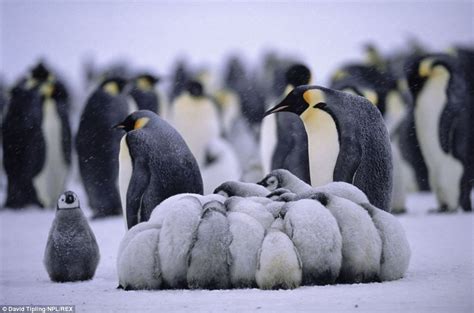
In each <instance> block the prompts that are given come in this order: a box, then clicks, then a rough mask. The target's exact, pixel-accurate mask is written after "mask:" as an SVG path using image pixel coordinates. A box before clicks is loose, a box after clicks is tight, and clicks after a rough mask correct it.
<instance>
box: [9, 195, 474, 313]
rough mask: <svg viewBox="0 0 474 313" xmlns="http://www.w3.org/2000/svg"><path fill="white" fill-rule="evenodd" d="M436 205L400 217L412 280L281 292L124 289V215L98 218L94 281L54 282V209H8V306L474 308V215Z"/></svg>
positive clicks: (421, 200)
mask: <svg viewBox="0 0 474 313" xmlns="http://www.w3.org/2000/svg"><path fill="white" fill-rule="evenodd" d="M81 198H82V197H81ZM83 202H85V201H83ZM432 207H434V198H433V196H432V195H430V194H415V195H411V196H410V197H409V200H408V208H409V213H408V214H406V215H403V216H400V221H401V223H402V224H403V226H404V227H405V230H406V232H407V235H408V238H409V241H410V244H411V248H412V259H411V263H410V267H409V270H408V273H407V275H406V277H405V278H403V279H401V280H398V281H393V282H384V283H371V284H353V285H332V286H315V287H301V288H298V289H295V290H277V291H262V290H258V289H243V290H222V291H206V290H199V291H195V290H193V291H191V290H163V291H123V290H117V289H116V287H117V276H116V271H115V259H116V254H117V249H118V245H119V242H120V240H121V238H122V236H123V234H124V232H125V229H124V224H123V220H122V219H121V218H109V219H105V220H94V221H91V222H90V224H91V226H92V228H93V230H94V232H95V234H96V237H97V240H98V243H99V247H100V250H101V260H100V264H99V267H98V269H97V272H96V275H95V277H94V279H93V280H91V281H87V282H77V283H53V282H51V281H50V280H49V278H48V275H47V273H46V270H45V269H44V267H43V263H42V258H43V252H44V248H45V244H46V239H47V235H48V231H49V227H50V226H51V222H52V220H53V217H54V212H53V211H52V210H48V211H40V210H35V209H28V210H24V211H21V212H13V211H1V212H0V227H1V228H0V304H8V305H12V304H24V305H26V304H33V305H40V304H44V305H47V304H49V305H52V304H55V305H58V304H72V305H76V312H99V311H100V312H330V311H331V312H348V311H354V312H355V311H360V312H418V313H419V312H473V310H474V307H473V298H474V293H473V282H474V281H473V269H474V263H473V254H472V250H473V237H474V230H473V229H474V228H473V218H474V215H473V214H466V213H455V214H444V215H440V214H428V213H427V211H428V209H429V208H432ZM85 211H86V213H89V211H87V210H85Z"/></svg>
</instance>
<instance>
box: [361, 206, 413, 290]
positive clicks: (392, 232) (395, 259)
mask: <svg viewBox="0 0 474 313" xmlns="http://www.w3.org/2000/svg"><path fill="white" fill-rule="evenodd" d="M361 206H362V207H363V208H364V209H366V210H367V212H368V213H369V214H370V216H371V217H372V221H373V222H374V225H375V227H376V228H377V230H378V232H379V234H380V239H381V240H382V257H381V259H380V275H379V276H380V280H381V281H387V280H395V279H400V278H402V277H403V275H405V273H406V271H407V269H408V265H409V264H410V257H411V250H410V244H409V242H408V239H407V236H406V234H405V230H404V229H403V227H402V225H401V224H400V222H399V221H398V219H397V218H396V217H395V216H393V215H392V214H390V213H387V212H385V211H383V210H380V209H379V208H376V207H374V206H373V205H371V204H369V203H363V204H361Z"/></svg>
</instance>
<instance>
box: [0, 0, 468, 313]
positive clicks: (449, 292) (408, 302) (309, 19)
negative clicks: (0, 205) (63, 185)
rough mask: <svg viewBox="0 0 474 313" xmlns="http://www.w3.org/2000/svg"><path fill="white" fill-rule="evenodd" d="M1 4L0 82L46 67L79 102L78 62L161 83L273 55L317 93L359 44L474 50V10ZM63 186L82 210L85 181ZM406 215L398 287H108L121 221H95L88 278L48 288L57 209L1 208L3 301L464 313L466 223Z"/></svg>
mask: <svg viewBox="0 0 474 313" xmlns="http://www.w3.org/2000/svg"><path fill="white" fill-rule="evenodd" d="M0 3H1V4H0V36H1V37H0V75H2V76H3V78H4V79H5V80H6V82H7V83H12V82H13V81H14V80H15V79H17V78H18V77H19V76H20V75H21V74H23V73H24V72H25V71H26V70H27V69H28V68H29V67H31V66H32V65H33V64H34V63H35V62H36V60H37V59H38V58H39V57H44V58H46V59H47V60H48V61H49V63H51V65H53V66H54V67H55V68H56V69H57V70H59V71H60V72H61V73H62V74H63V75H64V76H65V77H67V78H68V79H69V83H70V84H71V85H72V86H73V87H74V88H75V89H76V92H77V91H79V92H83V91H82V89H81V87H82V85H81V84H82V76H81V75H82V72H81V69H82V62H83V61H84V59H85V58H87V57H93V58H95V60H96V63H97V64H99V65H103V64H104V65H105V64H107V63H109V62H112V61H114V60H117V59H122V60H128V61H129V62H131V63H132V64H133V65H134V66H136V67H138V68H146V69H151V70H152V71H155V72H156V73H159V74H163V75H166V74H168V73H169V71H170V70H171V68H172V66H173V62H174V61H175V60H176V59H177V58H178V57H186V58H188V59H189V61H190V63H191V64H196V65H208V66H211V67H212V68H214V69H219V68H220V66H222V65H223V64H224V63H223V62H224V61H225V57H226V56H228V55H230V54H234V53H239V54H240V55H242V56H243V57H245V58H246V59H247V60H248V62H249V63H250V64H256V63H257V62H258V60H259V57H260V56H261V54H262V53H263V52H265V51H268V50H270V49H275V50H277V51H280V52H282V53H286V54H288V55H291V56H297V57H300V58H301V59H302V60H303V61H305V62H307V64H308V65H309V66H310V67H311V69H312V70H313V72H314V73H315V76H316V77H315V81H316V82H317V83H320V84H323V85H324V84H325V83H326V82H327V79H328V78H329V75H330V73H331V72H332V71H333V70H334V69H336V68H337V66H338V65H340V64H341V63H342V62H345V61H348V60H358V59H360V58H361V57H362V48H361V47H362V44H364V43H366V42H368V41H372V42H374V43H376V44H377V46H378V47H379V48H380V49H381V51H382V52H384V53H391V52H394V51H396V50H398V49H402V48H403V47H404V45H405V44H406V42H407V39H409V38H410V37H412V36H413V37H416V38H418V39H419V40H421V42H422V43H423V44H425V45H426V46H427V47H428V48H430V49H432V50H444V49H445V48H447V47H448V46H449V45H451V44H469V43H471V44H472V42H474V34H473V33H474V31H473V28H474V26H473V25H474V24H473V23H474V19H473V16H474V5H473V3H472V2H471V1H462V2H461V1H445V2H433V1H429V2H428V1H426V2H424V1H423V2H412V1H392V2H383V1H370V2H368V1H357V2H354V1H350V2H341V1H335V2H320V1H313V2H297V3H293V2H291V3H290V2H279V3H274V2H256V3H255V2H253V3H243V2H231V3H224V2H183V1H178V2H171V1H169V2H165V1H163V2H162V1H156V2H151V1H139V2H133V3H129V2H124V1H118V2H115V1H73V2H66V1H4V0H1V2H0ZM82 96H84V95H82ZM76 118H78V117H76ZM2 175H3V174H2ZM69 186H70V187H71V188H72V189H74V190H75V191H77V192H78V193H79V196H80V199H81V200H82V203H83V204H84V203H85V202H86V201H85V197H84V194H83V192H82V191H81V187H80V185H78V183H77V182H76V181H74V180H71V182H70V184H69ZM407 206H408V213H407V214H405V215H403V216H400V221H401V222H402V225H403V226H404V227H405V229H406V232H407V235H408V239H409V241H410V244H411V248H412V260H411V264H410V267H409V270H408V273H407V275H406V277H405V278H404V279H402V280H399V281H394V282H384V283H373V284H363V285H362V284H355V285H334V286H323V287H302V288H299V289H297V290H293V291H261V290H257V289H251V290H229V291H182V290H174V291H154V292H152V291H150V292H145V291H130V292H124V291H121V290H116V289H115V287H116V286H117V277H116V272H115V259H116V254H117V248H118V244H119V242H120V240H121V238H122V236H123V234H124V233H125V229H124V225H123V221H122V220H121V219H120V218H110V219H107V220H100V221H97V220H95V221H91V226H92V228H93V230H94V232H95V234H96V236H97V239H98V243H99V247H100V249H101V255H102V257H101V262H100V264H99V267H98V270H97V272H96V276H95V278H94V279H93V280H92V281H89V282H81V283H64V284H55V283H52V282H50V281H49V279H48V276H47V273H46V271H45V270H44V267H43V264H42V257H43V252H44V247H45V244H46V239H47V233H48V230H49V227H50V225H51V222H52V220H53V217H54V212H53V211H39V210H34V209H30V210H25V211H22V212H11V211H2V212H0V304H74V305H76V310H77V312H93V311H98V310H100V311H103V312H128V311H135V312H139V311H140V312H141V311H145V312H157V311H161V312H185V311H189V312H248V311H255V312H297V311H308V312H315V311H321V312H327V311H335V312H341V311H342V312H347V311H363V312H367V311H371V312H386V311H392V312H402V311H406V312H472V311H473V309H474V308H473V298H474V292H473V284H474V279H473V269H474V262H473V254H472V249H473V238H474V227H473V221H474V219H473V215H472V214H465V213H456V214H449V215H435V214H428V213H427V211H428V209H430V208H433V207H435V202H434V198H433V196H432V195H431V194H414V195H411V196H410V197H409V202H408V205H407ZM83 207H84V205H83ZM85 212H86V214H87V215H90V212H89V210H88V209H87V208H85Z"/></svg>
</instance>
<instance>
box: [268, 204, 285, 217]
mask: <svg viewBox="0 0 474 313" xmlns="http://www.w3.org/2000/svg"><path fill="white" fill-rule="evenodd" d="M285 204H286V202H283V201H272V202H270V203H267V204H266V205H265V210H267V211H268V212H270V213H271V214H272V215H273V217H274V218H278V217H279V216H281V214H280V212H281V210H282V208H283V206H284V205H285Z"/></svg>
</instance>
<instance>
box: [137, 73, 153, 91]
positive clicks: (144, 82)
mask: <svg viewBox="0 0 474 313" xmlns="http://www.w3.org/2000/svg"><path fill="white" fill-rule="evenodd" d="M133 81H134V85H135V87H136V88H138V89H139V90H142V91H150V90H152V89H153V87H154V86H155V85H156V83H158V82H159V81H160V79H159V78H158V77H157V76H154V75H151V74H148V73H144V74H140V75H138V76H137V77H135V79H134V80H133Z"/></svg>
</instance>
